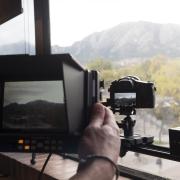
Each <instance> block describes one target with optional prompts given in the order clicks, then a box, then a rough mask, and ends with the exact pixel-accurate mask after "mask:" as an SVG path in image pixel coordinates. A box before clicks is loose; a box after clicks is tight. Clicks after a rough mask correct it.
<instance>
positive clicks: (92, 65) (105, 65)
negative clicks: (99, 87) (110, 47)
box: [87, 59, 112, 72]
mask: <svg viewBox="0 0 180 180" xmlns="http://www.w3.org/2000/svg"><path fill="white" fill-rule="evenodd" d="M87 68H88V69H93V70H97V71H99V72H102V71H104V70H110V69H112V63H111V61H107V60H103V59H95V60H92V61H90V62H89V63H88V64H87Z"/></svg>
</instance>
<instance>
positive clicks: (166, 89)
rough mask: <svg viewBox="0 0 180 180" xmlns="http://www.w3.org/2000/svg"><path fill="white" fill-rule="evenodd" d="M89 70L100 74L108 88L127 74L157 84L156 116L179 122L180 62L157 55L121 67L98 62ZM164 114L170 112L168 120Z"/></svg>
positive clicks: (102, 61) (104, 61) (93, 62)
mask: <svg viewBox="0 0 180 180" xmlns="http://www.w3.org/2000/svg"><path fill="white" fill-rule="evenodd" d="M87 67H88V68H89V69H96V70H98V71H99V72H100V76H101V79H104V80H105V85H106V87H108V86H109V85H110V83H111V81H113V80H116V79H119V78H121V77H124V76H127V75H134V76H138V77H139V78H140V79H141V80H143V81H152V82H154V83H155V86H156V89H157V92H156V99H157V100H156V108H155V110H154V115H155V116H156V118H157V119H159V120H164V122H166V123H168V124H169V123H171V125H177V124H178V123H180V107H179V105H180V59H178V58H176V59H170V58H167V57H165V56H156V57H153V58H150V59H148V60H147V61H144V62H142V63H140V62H139V63H137V64H133V65H126V66H119V67H117V66H113V64H112V63H111V62H110V61H108V60H102V59H96V60H92V61H91V62H90V63H88V64H87ZM165 112H168V116H167V115H166V117H165V114H166V113H165Z"/></svg>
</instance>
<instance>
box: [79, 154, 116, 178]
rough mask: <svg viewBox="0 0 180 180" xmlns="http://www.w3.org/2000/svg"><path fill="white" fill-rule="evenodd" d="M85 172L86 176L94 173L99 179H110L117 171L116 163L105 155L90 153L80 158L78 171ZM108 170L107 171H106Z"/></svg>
mask: <svg viewBox="0 0 180 180" xmlns="http://www.w3.org/2000/svg"><path fill="white" fill-rule="evenodd" d="M82 172H86V173H87V174H88V173H89V174H88V176H89V177H90V176H91V173H93V174H94V173H95V174H96V175H97V177H99V179H107V180H109V179H112V178H113V176H114V175H115V173H116V172H117V166H116V164H115V163H114V162H113V161H112V160H110V159H109V158H107V157H104V156H96V155H90V156H87V157H86V158H85V159H81V160H80V163H79V167H78V173H82ZM107 172H108V173H107Z"/></svg>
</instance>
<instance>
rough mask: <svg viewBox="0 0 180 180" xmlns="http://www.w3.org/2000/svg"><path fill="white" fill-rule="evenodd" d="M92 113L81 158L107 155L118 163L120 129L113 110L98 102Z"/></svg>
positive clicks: (81, 144)
mask: <svg viewBox="0 0 180 180" xmlns="http://www.w3.org/2000/svg"><path fill="white" fill-rule="evenodd" d="M91 114H92V115H91V118H90V123H89V125H88V126H87V128H86V129H85V131H84V135H83V137H82V140H81V142H80V146H79V156H80V158H83V157H86V156H87V155H91V154H93V155H100V156H106V157H108V158H110V159H111V160H112V161H113V162H114V163H116V162H117V160H118V157H119V152H120V138H119V134H120V130H119V128H118V126H117V124H116V122H115V118H114V115H113V113H112V111H111V110H110V109H108V108H106V107H105V106H103V105H102V104H99V103H96V104H95V105H94V107H93V110H92V113H91Z"/></svg>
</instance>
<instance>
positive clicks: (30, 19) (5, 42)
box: [0, 0, 35, 55]
mask: <svg viewBox="0 0 180 180" xmlns="http://www.w3.org/2000/svg"><path fill="white" fill-rule="evenodd" d="M22 8H23V13H22V14H20V15H18V16H16V17H15V18H13V19H11V20H9V21H7V22H5V23H3V24H2V25H0V55H8V54H35V40H34V34H35V33H34V11H33V0H23V1H22Z"/></svg>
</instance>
